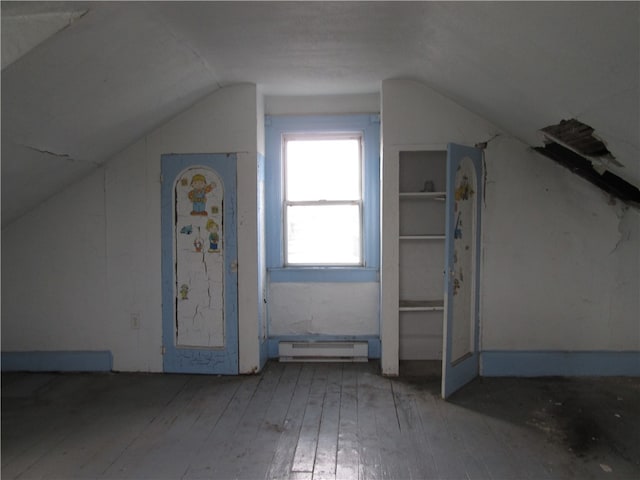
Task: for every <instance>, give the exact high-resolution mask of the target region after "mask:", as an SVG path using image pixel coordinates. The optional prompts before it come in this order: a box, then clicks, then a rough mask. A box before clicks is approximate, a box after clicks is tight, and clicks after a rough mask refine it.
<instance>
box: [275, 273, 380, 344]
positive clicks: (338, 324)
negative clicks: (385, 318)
mask: <svg viewBox="0 0 640 480" xmlns="http://www.w3.org/2000/svg"><path fill="white" fill-rule="evenodd" d="M379 289H380V285H379V284H378V283H272V284H271V285H270V287H269V318H270V323H269V334H270V335H272V336H278V335H303V336H304V335H349V336H351V335H378V333H379V331H380V328H379V320H378V308H379V307H378V296H379Z"/></svg>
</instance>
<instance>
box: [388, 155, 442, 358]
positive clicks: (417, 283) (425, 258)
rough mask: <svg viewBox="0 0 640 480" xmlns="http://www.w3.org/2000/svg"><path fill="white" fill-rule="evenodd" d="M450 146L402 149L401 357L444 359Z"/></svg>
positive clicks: (400, 229) (399, 296)
mask: <svg viewBox="0 0 640 480" xmlns="http://www.w3.org/2000/svg"><path fill="white" fill-rule="evenodd" d="M445 180H446V151H444V150H429V151H400V152H399V184H398V185H399V189H398V190H399V191H398V208H399V232H398V242H399V245H398V249H399V250H398V251H399V262H398V264H399V267H398V268H399V272H398V277H399V295H398V319H399V323H400V325H399V327H400V338H399V341H400V345H399V346H400V360H440V359H441V358H442V325H443V311H444V277H443V272H444V240H445V238H446V236H445V199H446V192H445Z"/></svg>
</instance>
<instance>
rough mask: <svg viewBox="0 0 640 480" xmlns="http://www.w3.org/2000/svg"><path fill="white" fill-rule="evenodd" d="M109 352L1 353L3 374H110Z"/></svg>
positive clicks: (111, 361) (110, 360) (110, 358)
mask: <svg viewBox="0 0 640 480" xmlns="http://www.w3.org/2000/svg"><path fill="white" fill-rule="evenodd" d="M111 370H113V355H112V354H111V352H110V351H95V352H84V351H55V352H38V351H36V352H2V371H3V372H110V371H111Z"/></svg>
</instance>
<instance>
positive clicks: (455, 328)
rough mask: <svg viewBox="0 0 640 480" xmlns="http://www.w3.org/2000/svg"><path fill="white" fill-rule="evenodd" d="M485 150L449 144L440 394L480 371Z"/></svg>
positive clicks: (461, 383) (447, 394)
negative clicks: (481, 224)
mask: <svg viewBox="0 0 640 480" xmlns="http://www.w3.org/2000/svg"><path fill="white" fill-rule="evenodd" d="M482 178H483V175H482V151H481V150H479V149H477V148H472V147H465V146H462V145H456V144H452V143H451V144H449V145H448V146H447V200H446V222H445V223H446V244H445V300H444V318H445V320H444V337H443V353H442V398H448V397H449V396H450V395H451V394H452V393H453V392H455V391H456V390H458V389H459V388H460V387H462V386H463V385H465V384H467V383H469V382H470V381H471V380H473V379H474V378H475V377H477V376H478V374H479V368H480V365H479V358H480V356H479V352H478V337H479V321H478V320H479V300H480V298H479V294H478V291H479V283H480V275H479V273H480V210H481V199H482Z"/></svg>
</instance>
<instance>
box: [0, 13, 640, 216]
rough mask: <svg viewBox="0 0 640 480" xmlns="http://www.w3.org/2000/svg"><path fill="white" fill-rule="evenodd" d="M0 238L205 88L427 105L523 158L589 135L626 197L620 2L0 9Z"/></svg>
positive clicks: (628, 119) (637, 152)
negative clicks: (604, 150)
mask: <svg viewBox="0 0 640 480" xmlns="http://www.w3.org/2000/svg"><path fill="white" fill-rule="evenodd" d="M1 8H2V10H1V11H2V45H3V47H2V51H3V58H2V224H3V226H4V225H6V224H8V223H9V222H11V221H12V220H14V219H16V218H18V217H19V216H21V215H23V214H24V213H25V212H28V211H29V210H31V209H33V208H35V207H36V206H37V205H38V204H40V203H41V202H42V201H44V200H45V199H46V198H48V197H50V196H51V195H53V194H55V193H57V192H59V191H60V190H61V189H63V188H65V187H66V186H67V185H68V184H70V183H71V182H73V181H76V180H77V179H79V178H81V177H82V176H83V175H86V174H87V173H88V172H90V171H91V170H93V169H95V168H96V167H97V166H98V165H100V164H101V163H103V162H105V161H106V160H108V159H109V158H110V157H111V156H112V155H114V154H115V153H117V152H118V151H120V150H122V149H123V148H125V147H126V146H127V145H129V144H131V143H132V142H134V141H135V140H137V139H138V138H140V137H141V136H142V135H144V134H145V133H147V132H149V131H151V130H153V129H154V128H155V127H157V126H158V125H160V124H162V123H163V122H165V121H166V120H167V119H169V118H170V117H172V116H173V115H175V114H177V113H179V112H180V111H182V110H184V109H185V108H187V107H188V106H190V105H191V104H193V103H195V102H196V101H198V100H199V99H201V98H202V97H204V96H206V95H208V94H209V93H211V92H213V91H214V90H216V89H217V88H220V87H222V86H225V85H231V84H234V83H239V82H251V83H256V84H258V85H260V86H261V87H262V88H263V90H264V92H265V93H266V94H270V95H322V94H349V93H371V92H377V91H379V89H380V82H381V81H382V80H383V79H386V78H394V77H404V78H412V79H415V80H418V81H421V82H424V83H425V84H426V85H428V86H430V87H432V88H434V89H436V90H438V91H440V92H441V93H443V94H444V95H446V96H448V97H450V98H452V99H453V100H455V101H457V102H458V103H460V104H462V105H463V106H465V107H467V108H468V109H470V110H472V111H475V112H476V113H478V114H479V115H481V116H483V117H485V118H486V119H488V120H490V121H492V122H493V123H495V124H496V125H498V126H499V127H501V128H502V129H504V130H505V131H506V132H508V133H509V134H510V135H513V136H515V137H517V138H519V139H521V140H523V141H524V142H526V143H528V144H530V145H540V144H541V143H542V137H541V135H540V133H539V132H538V130H539V129H540V128H542V127H544V126H547V125H551V124H555V123H558V122H559V121H560V120H562V119H568V118H577V119H579V120H580V121H582V122H584V123H587V124H589V125H591V126H592V127H593V128H595V130H596V132H595V133H596V134H597V135H598V137H599V138H601V139H603V140H604V142H605V143H606V144H607V147H608V148H609V150H610V151H611V152H612V153H613V154H614V155H615V156H616V159H617V160H618V161H619V162H620V163H621V164H622V167H617V166H612V167H611V169H612V170H613V171H615V173H616V174H618V175H620V176H621V177H622V178H624V179H625V180H627V181H629V182H631V183H633V184H635V185H639V184H640V148H639V139H638V136H639V133H638V132H639V130H640V125H639V120H638V111H639V109H640V96H639V71H640V51H639V48H640V47H639V43H640V30H639V23H640V4H639V3H635V2H630V3H618V2H604V3H598V2H586V3H569V2H533V3H526V2H516V3H503V2H496V3H492V2H489V3H485V2H473V3H461V2H452V3H448V2H443V3H439V2H406V3H405V2H370V3H369V2H361V3H360V2H299V3H298V2H282V3H280V2H256V3H249V2H149V3H143V2H113V3H112V2H5V1H3V2H2V4H1Z"/></svg>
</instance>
